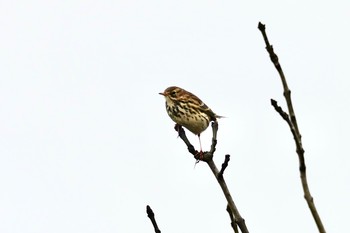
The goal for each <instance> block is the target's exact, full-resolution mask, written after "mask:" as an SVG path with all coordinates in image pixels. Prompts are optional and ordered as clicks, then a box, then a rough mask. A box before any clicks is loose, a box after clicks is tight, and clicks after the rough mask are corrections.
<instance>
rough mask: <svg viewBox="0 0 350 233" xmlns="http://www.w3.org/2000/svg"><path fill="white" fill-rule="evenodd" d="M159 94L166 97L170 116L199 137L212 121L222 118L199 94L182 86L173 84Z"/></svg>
mask: <svg viewBox="0 0 350 233" xmlns="http://www.w3.org/2000/svg"><path fill="white" fill-rule="evenodd" d="M159 94H160V95H163V96H164V97H165V100H166V102H165V104H166V110H167V112H168V115H169V117H170V118H171V119H172V120H173V121H174V122H175V123H176V124H179V125H181V126H183V127H185V128H186V129H188V130H189V131H191V132H192V133H194V134H196V135H198V137H200V134H201V133H202V132H203V131H204V130H206V129H207V128H208V126H209V123H210V122H211V121H216V120H217V118H221V116H219V115H216V114H215V113H214V112H213V111H212V110H211V109H210V108H209V107H208V106H207V105H206V104H205V103H203V101H201V100H200V99H199V98H198V97H197V96H195V95H194V94H192V93H191V92H188V91H186V90H184V89H182V88H180V87H175V86H171V87H168V88H167V89H165V91H164V92H163V93H159ZM199 140H200V139H199Z"/></svg>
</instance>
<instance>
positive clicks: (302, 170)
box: [258, 22, 326, 233]
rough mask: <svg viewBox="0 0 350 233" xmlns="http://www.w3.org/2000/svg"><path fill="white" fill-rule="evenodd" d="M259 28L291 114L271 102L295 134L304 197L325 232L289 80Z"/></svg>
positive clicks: (318, 224)
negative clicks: (312, 190) (313, 194)
mask: <svg viewBox="0 0 350 233" xmlns="http://www.w3.org/2000/svg"><path fill="white" fill-rule="evenodd" d="M258 28H259V30H260V31H261V33H262V36H263V37H264V41H265V45H266V50H267V52H268V53H269V55H270V59H271V61H272V63H273V64H274V66H275V68H276V70H277V71H278V73H279V76H280V78H281V81H282V85H283V90H284V91H283V95H284V98H285V99H286V102H287V106H288V112H289V115H288V114H287V113H286V112H284V111H283V110H282V108H281V107H280V106H278V105H277V102H276V101H275V100H271V104H272V106H273V107H274V108H275V110H276V111H277V112H278V113H279V114H280V115H281V117H282V118H283V119H284V120H285V121H286V122H287V124H288V125H289V128H290V130H291V132H292V134H293V137H294V141H295V146H296V152H297V154H298V158H299V171H300V179H301V183H302V186H303V191H304V198H305V200H306V202H307V204H308V206H309V209H310V211H311V214H312V216H313V218H314V220H315V223H316V225H317V228H318V230H319V232H320V233H325V232H326V230H325V229H324V227H323V223H322V221H321V218H320V216H319V214H318V212H317V209H316V206H315V203H314V201H313V197H312V196H311V193H310V189H309V186H308V182H307V178H306V165H305V159H304V149H303V145H302V140H301V134H300V132H299V128H298V123H297V120H296V117H295V113H294V109H293V104H292V99H291V91H290V89H289V87H288V85H287V80H286V78H285V76H284V73H283V70H282V67H281V65H280V63H279V61H278V56H277V55H276V54H275V52H274V50H273V47H272V45H270V42H269V40H268V38H267V35H266V30H265V25H264V24H262V23H261V22H259V25H258Z"/></svg>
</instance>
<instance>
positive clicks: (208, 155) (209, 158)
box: [175, 121, 249, 233]
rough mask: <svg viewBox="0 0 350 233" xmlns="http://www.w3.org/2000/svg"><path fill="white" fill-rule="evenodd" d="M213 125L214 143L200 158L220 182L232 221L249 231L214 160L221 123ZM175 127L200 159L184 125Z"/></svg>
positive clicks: (245, 231) (243, 230)
mask: <svg viewBox="0 0 350 233" xmlns="http://www.w3.org/2000/svg"><path fill="white" fill-rule="evenodd" d="M211 126H212V129H213V137H212V145H211V147H210V151H206V152H203V155H202V156H201V158H200V160H202V161H204V162H206V163H207V164H208V166H209V167H210V170H211V171H212V172H213V174H214V176H215V178H216V180H217V181H218V183H219V185H220V187H221V189H222V191H223V193H224V195H225V198H226V200H227V203H228V207H229V209H230V211H231V212H229V213H232V214H230V217H231V216H232V219H231V222H234V223H235V224H237V225H238V227H239V228H240V230H241V232H242V233H249V231H248V228H247V226H246V224H245V220H244V219H243V218H242V216H241V215H240V213H239V211H238V209H237V207H236V205H235V203H234V201H233V199H232V196H231V194H230V191H229V189H228V187H227V185H226V182H225V179H224V177H223V175H222V174H221V175H220V172H219V170H218V168H217V167H216V165H215V163H214V161H213V156H214V152H215V149H216V143H217V139H216V136H217V131H218V127H219V125H218V123H217V121H214V122H213V123H212V125H211ZM175 129H176V130H177V131H178V132H179V137H180V138H181V139H182V140H183V141H184V142H185V144H186V146H187V148H188V151H189V152H190V153H191V154H192V155H194V157H195V159H197V160H198V156H197V155H198V152H197V151H196V150H195V149H194V147H193V146H192V144H191V143H190V142H189V140H188V139H187V137H186V133H185V131H184V130H183V129H182V127H180V129H177V128H175ZM227 163H228V161H227ZM224 170H225V169H222V172H221V173H223V171H224ZM231 225H232V223H231ZM232 226H233V225H232ZM233 229H234V231H235V232H236V229H235V228H234V226H233Z"/></svg>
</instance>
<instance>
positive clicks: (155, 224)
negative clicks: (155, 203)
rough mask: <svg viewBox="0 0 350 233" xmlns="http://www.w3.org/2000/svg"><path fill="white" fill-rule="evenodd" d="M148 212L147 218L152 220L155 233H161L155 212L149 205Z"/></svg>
mask: <svg viewBox="0 0 350 233" xmlns="http://www.w3.org/2000/svg"><path fill="white" fill-rule="evenodd" d="M146 212H147V216H148V217H149V219H150V220H151V222H152V225H153V227H154V232H155V233H161V231H160V230H159V228H158V225H157V222H156V219H155V218H154V213H153V210H152V209H151V207H150V206H149V205H147V207H146Z"/></svg>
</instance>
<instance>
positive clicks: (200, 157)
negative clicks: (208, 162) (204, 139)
mask: <svg viewBox="0 0 350 233" xmlns="http://www.w3.org/2000/svg"><path fill="white" fill-rule="evenodd" d="M198 140H199V148H200V151H199V152H198V155H197V156H198V158H199V159H198V161H199V160H203V157H204V153H203V150H202V143H201V135H200V134H198Z"/></svg>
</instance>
